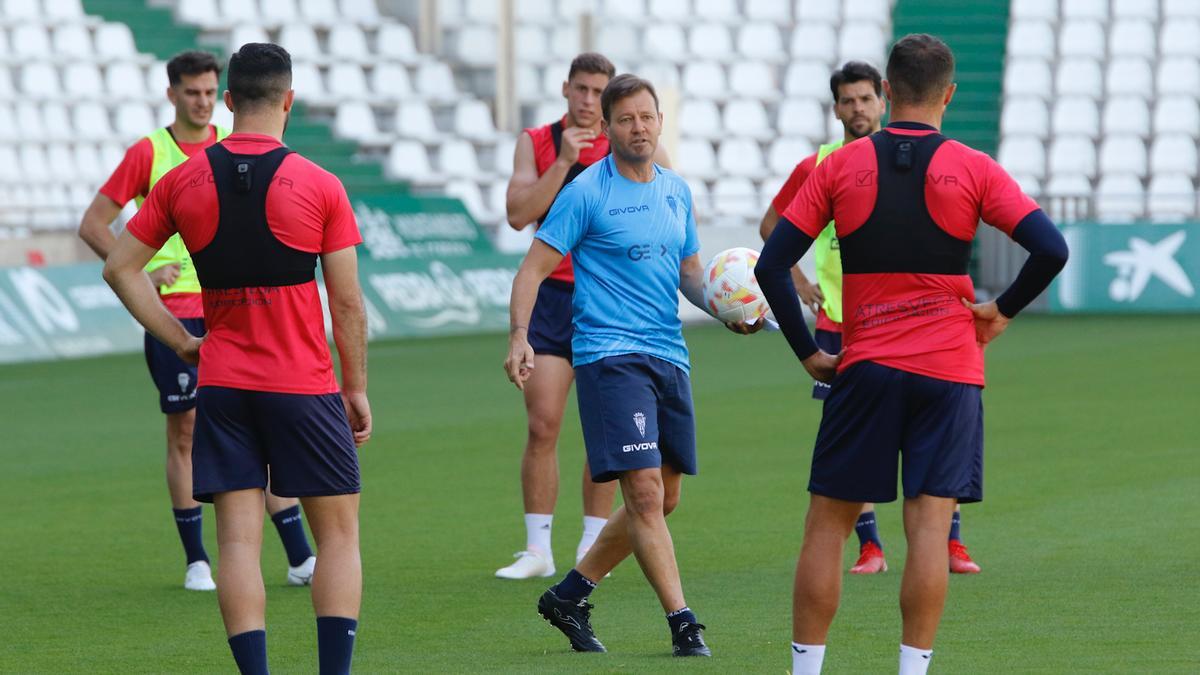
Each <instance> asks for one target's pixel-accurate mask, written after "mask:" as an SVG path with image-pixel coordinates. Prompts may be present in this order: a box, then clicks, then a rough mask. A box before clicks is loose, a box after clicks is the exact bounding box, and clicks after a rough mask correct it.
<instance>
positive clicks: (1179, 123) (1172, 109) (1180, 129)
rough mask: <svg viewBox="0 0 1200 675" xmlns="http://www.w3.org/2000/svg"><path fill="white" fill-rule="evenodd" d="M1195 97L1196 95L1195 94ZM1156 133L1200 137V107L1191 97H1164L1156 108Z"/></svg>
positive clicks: (1159, 100)
mask: <svg viewBox="0 0 1200 675" xmlns="http://www.w3.org/2000/svg"><path fill="white" fill-rule="evenodd" d="M1193 96H1194V93H1193ZM1154 133H1156V134H1170V133H1177V134H1187V135H1188V136H1191V137H1192V138H1197V137H1200V106H1198V105H1197V103H1196V99H1195V98H1192V97H1191V96H1164V97H1161V98H1159V99H1158V103H1157V104H1156V105H1155V106H1154Z"/></svg>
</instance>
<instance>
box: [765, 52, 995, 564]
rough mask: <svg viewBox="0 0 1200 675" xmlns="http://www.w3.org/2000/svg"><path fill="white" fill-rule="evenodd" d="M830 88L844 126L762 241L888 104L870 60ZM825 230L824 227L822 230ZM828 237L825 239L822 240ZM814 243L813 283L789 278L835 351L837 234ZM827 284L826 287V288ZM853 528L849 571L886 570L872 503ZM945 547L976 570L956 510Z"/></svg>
mask: <svg viewBox="0 0 1200 675" xmlns="http://www.w3.org/2000/svg"><path fill="white" fill-rule="evenodd" d="M829 89H830V93H831V94H832V95H833V113H834V116H835V117H837V118H838V120H840V121H841V123H842V127H843V130H844V134H843V138H842V140H841V141H840V142H837V143H833V144H830V145H823V146H821V151H820V152H814V153H813V154H811V155H809V156H808V157H805V158H804V159H803V160H801V161H800V163H799V164H797V165H796V168H795V169H793V170H792V173H791V175H789V176H788V178H787V181H785V182H784V184H783V186H782V187H781V188H780V189H779V192H778V193H777V194H776V195H775V198H774V199H772V200H771V204H770V205H769V206H768V207H767V212H766V213H765V214H764V215H763V218H762V222H761V223H760V224H759V226H758V231H759V234H760V235H761V236H762V240H763V241H764V242H766V241H767V239H768V238H770V236H771V233H772V232H774V231H775V225H776V223H778V222H779V214H780V213H783V212H784V210H786V209H787V207H788V205H789V204H791V203H792V200H793V199H794V198H795V197H796V193H797V192H799V191H800V186H801V185H803V184H804V181H805V180H807V179H808V176H809V174H811V173H812V171H813V169H815V168H816V166H817V162H818V161H819V160H820V159H822V158H823V157H828V156H829V155H830V154H832V152H836V149H835V148H840V147H841V146H843V145H845V144H849V143H853V142H854V141H855V140H857V139H859V138H862V137H864V136H867V135H869V134H873V133H875V132H876V131H879V129H880V125H881V123H882V120H883V115H884V113H885V112H886V111H887V103H886V101H885V100H884V98H883V76H882V75H880V73H879V71H878V70H876V69H875V67H874V66H872V65H870V64H869V63H864V62H862V61H848V62H846V63H845V64H843V65H842V67H841V68H839V69H837V70H835V71H834V72H833V75H832V76H831V77H830V78H829ZM823 234H824V235H828V234H829V232H824V233H823ZM826 242H827V243H826ZM816 246H825V247H827V249H831V250H830V251H829V253H826V254H825V255H824V256H823V257H821V256H819V257H818V258H817V264H818V266H823V268H822V267H818V269H817V283H815V284H814V283H812V282H810V281H809V280H808V278H807V277H806V276H804V272H802V271H800V266H799V265H797V266H795V267H793V268H792V281H793V282H794V283H795V284H796V291H797V292H798V293H799V295H800V299H801V300H802V301H803V302H804V304H805V305H807V306H808V307H809V308H811V309H812V312H813V314H814V315H815V316H816V317H817V325H816V330H815V332H814V333H813V337H814V338H815V339H816V343H817V346H818V347H820V348H821V349H822V350H824V351H826V352H828V353H830V354H837V353H839V352H841V351H842V322H841V318H842V317H841V314H840V313H839V314H837V315H836V319H835V318H834V317H832V316H830V315H829V314H828V313H827V312H826V311H825V309H824V307H823V305H825V304H826V300H827V299H828V300H830V301H836V302H839V303H840V302H841V299H842V282H841V276H842V270H841V267H842V262H841V256H840V254H838V253H837V251H838V241H837V237H836V236H835V237H829V238H828V239H826V238H825V237H821V238H818V241H817V242H816ZM826 285H828V286H830V287H829V288H826ZM812 396H813V398H815V399H818V400H821V401H824V400H825V398H826V397H828V396H829V385H828V384H825V383H824V382H821V381H819V380H814V381H813V393H812ZM854 532H855V533H856V534H857V535H858V546H859V548H858V551H859V556H858V560H857V561H856V562H855V563H854V565H853V566H851V567H850V573H851V574H878V573H881V572H886V571H887V561H886V560H885V559H884V555H883V540H882V539H881V538H880V536H879V528H878V526H877V524H876V521H875V505H874V504H871V503H870V502H867V503H866V504H863V507H862V513H861V514H859V516H858V521H857V522H856V523H855V524H854ZM947 548H948V549H949V552H950V571H951V572H954V573H956V574H978V573H979V572H980V568H979V565H978V564H976V563H975V561H974V560H972V559H971V555H970V554H969V553H968V552H967V547H966V545H965V544H963V543H962V537H961V517H960V514H959V512H958V509H955V511H954V516H953V520H952V521H951V524H950V539H949V541H948V542H947Z"/></svg>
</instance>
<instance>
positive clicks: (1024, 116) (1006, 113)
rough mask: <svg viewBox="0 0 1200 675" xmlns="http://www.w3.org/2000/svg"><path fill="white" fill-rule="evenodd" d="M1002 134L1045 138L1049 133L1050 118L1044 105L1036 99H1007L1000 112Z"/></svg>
mask: <svg viewBox="0 0 1200 675" xmlns="http://www.w3.org/2000/svg"><path fill="white" fill-rule="evenodd" d="M1000 130H1001V132H1002V133H1003V134H1005V135H1008V134H1025V135H1032V136H1037V137H1038V138H1045V137H1046V135H1047V134H1048V133H1049V132H1050V117H1049V115H1048V113H1047V112H1046V104H1045V103H1044V102H1043V101H1042V100H1041V99H1038V98H1032V97H1020V98H1008V99H1006V100H1005V101H1004V108H1003V109H1002V110H1001V112H1000Z"/></svg>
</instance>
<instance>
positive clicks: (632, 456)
mask: <svg viewBox="0 0 1200 675" xmlns="http://www.w3.org/2000/svg"><path fill="white" fill-rule="evenodd" d="M600 107H601V111H602V113H603V117H604V119H603V121H602V123H601V124H602V127H601V128H602V130H603V131H604V133H605V134H606V135H607V136H608V139H609V146H610V148H611V149H612V154H610V155H609V156H608V157H606V158H604V159H603V160H601V161H598V162H596V163H595V164H593V165H591V166H590V167H588V168H587V169H586V170H585V171H584V172H583V173H581V174H580V175H579V176H578V177H577V178H575V180H574V181H572V182H571V183H569V184H568V185H567V186H566V187H564V188H563V190H562V192H561V193H559V195H558V198H557V199H556V200H555V201H554V205H553V206H552V207H551V208H550V213H549V215H547V217H546V221H545V223H544V224H543V225H542V227H541V229H539V230H538V233H537V236H536V239H534V242H533V245H532V246H531V247H530V249H529V253H528V254H527V255H526V256H525V260H524V262H522V264H521V269H520V271H519V272H518V273H517V277H516V279H514V280H513V290H512V300H511V304H510V311H511V317H512V330H511V333H510V336H509V353H508V358H507V359H506V360H505V362H504V368H505V370H506V371H507V372H508V377H509V379H510V380H512V382H513V383H514V384H516V385H517V387H518V388H521V387H523V386H524V382H525V380H526V379H528V377H529V374H530V369H531V368H532V367H533V357H534V352H533V349H532V348H531V347H530V346H529V342H528V340H527V339H526V329H527V326H528V325H529V315H530V312H531V311H532V308H533V304H534V300H535V299H536V297H537V291H538V286H539V285H540V284H541V283H542V280H543V279H545V278H546V276H547V275H549V274H550V272H551V271H552V270H553V269H554V267H555V266H556V265H557V264H558V262H559V261H560V260H562V258H563V257H564V256H565V255H566V254H568V253H570V254H571V255H572V256H573V258H574V261H575V297H574V303H573V312H574V326H575V335H574V338H573V341H572V345H571V347H572V351H573V352H574V366H575V376H576V379H577V380H578V396H579V416H580V419H581V421H582V426H583V435H584V443H585V445H586V446H587V455H588V462H589V463H590V465H591V470H592V479H593V480H595V481H596V482H603V481H610V480H619V481H620V485H621V494H622V496H623V498H624V501H625V505H624V506H623V507H621V508H620V509H618V510H617V512H616V513H615V514H614V515H613V517H612V518H611V519H609V521H608V524H607V525H606V526H605V527H604V530H603V531H602V532H601V533H600V537H599V538H598V539H597V540H596V543H595V545H593V546H592V548H591V550H590V551H589V552H588V554H587V555H586V556H584V558H583V560H581V561H580V562H579V564H578V565H577V566H576V567H575V569H573V570H571V571H570V572H569V573H568V574H567V576H566V577H565V578H564V579H563V580H562V581H561V582H560V583H559V584H557V585H556V586H553V587H552V588H550V590H548V591H546V593H545V594H543V595H542V598H541V600H540V601H539V602H538V611H539V612H540V613H541V614H542V616H543V617H545V618H546V620H547V621H549V622H550V623H551V624H552V625H553V626H555V627H556V628H558V629H559V630H561V631H562V632H563V633H564V634H566V636H567V638H568V639H569V640H570V642H571V647H572V648H573V649H575V650H576V651H590V652H602V651H605V649H604V645H602V644H601V643H600V641H599V640H597V639H596V636H595V633H594V632H593V631H592V627H591V622H590V610H591V608H592V605H591V604H590V603H588V595H589V594H590V593H591V591H592V589H594V588H595V587H596V584H597V583H599V581H600V580H601V579H603V578H604V576H605V575H606V574H608V573H609V572H610V571H611V570H612V569H613V568H614V567H616V566H617V564H618V563H620V562H621V561H622V560H624V559H625V558H626V557H628V556H629V554H630V553H631V552H632V553H633V554H634V555H635V556H636V557H637V560H638V564H640V565H641V567H642V571H643V572H644V573H645V575H646V578H647V579H648V580H649V581H650V585H651V586H653V587H654V590H655V592H656V593H657V594H658V599H659V601H660V602H661V603H662V606H663V610H664V611H665V612H666V613H667V622H668V624H669V626H670V631H671V641H672V644H673V653H674V654H675V655H676V656H709V655H710V652H709V649H708V647H707V646H706V645H705V644H704V638H703V635H702V633H701V631H702V630H703V628H704V626H703V625H701V624H700V623H698V622H697V621H696V616H695V614H694V613H693V612H692V611H691V610H690V609H688V607H687V602H685V601H684V597H683V589H682V586H681V584H680V582H679V569H678V567H677V566H676V564H675V548H674V545H673V544H672V542H671V533H670V532H669V531H668V530H667V523H666V515H667V514H669V513H670V512H671V511H672V510H673V509H674V508H675V506H676V504H678V502H679V488H680V481H681V479H682V476H683V474H685V473H686V474H693V475H694V474H695V473H696V429H695V421H694V417H693V413H692V390H691V382H690V380H689V379H688V369H689V364H688V351H687V345H686V344H684V341H683V334H682V332H681V330H680V329H681V323H680V321H679V300H678V294H677V293H676V290H677V289H678V290H681V291H683V294H684V296H685V297H687V299H688V300H689V301H691V303H692V304H694V305H696V306H697V307H700V308H701V309H704V302H703V298H702V292H701V288H702V285H703V284H702V279H703V266H702V265H701V264H700V258H699V255H698V254H699V251H700V241H699V239H698V238H697V236H696V219H695V216H694V214H693V209H692V193H691V190H689V189H688V186H687V183H685V182H684V180H683V179H682V178H680V177H679V176H678V175H677V174H675V173H674V172H672V171H670V170H668V169H664V168H662V167H660V166H658V165H657V164H655V163H654V161H653V157H654V151H655V150H656V149H657V147H658V138H659V134H660V133H661V131H662V113H660V112H659V110H658V95H657V94H656V93H655V91H654V87H653V85H651V84H650V83H649V82H647V81H646V80H643V79H641V78H639V77H636V76H634V75H620V76H618V77H616V78H613V80H612V81H611V82H609V84H608V87H607V88H605V90H604V93H603V94H602V95H601V98H600ZM762 323H763V322H758V324H757V325H754V326H746V325H743V324H730V325H729V328H730V329H731V330H733V331H735V332H739V333H748V332H754V331H755V330H758V329H759V328H761V327H762Z"/></svg>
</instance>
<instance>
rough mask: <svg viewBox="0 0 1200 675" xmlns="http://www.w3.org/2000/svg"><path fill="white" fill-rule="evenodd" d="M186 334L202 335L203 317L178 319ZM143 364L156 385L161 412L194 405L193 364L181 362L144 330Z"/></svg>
mask: <svg viewBox="0 0 1200 675" xmlns="http://www.w3.org/2000/svg"><path fill="white" fill-rule="evenodd" d="M179 322H180V323H182V324H183V327H184V328H186V329H187V331H188V332H189V333H191V334H192V335H195V336H196V337H204V319H180V320H179ZM144 351H145V352H146V367H147V368H149V369H150V379H152V380H154V386H155V387H157V388H158V407H159V409H161V410H162V411H163V412H164V413H166V414H168V415H170V414H174V413H181V412H187V411H188V410H191V409H192V408H195V407H196V366H193V365H190V364H187V363H184V361H183V359H181V358H179V356H178V355H177V354H176V353H175V350H174V349H171V348H170V347H168V346H166V345H165V344H163V343H161V342H159V341H158V338H156V337H154V336H153V335H151V334H150V333H149V332H147V333H146V339H145V343H144Z"/></svg>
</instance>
